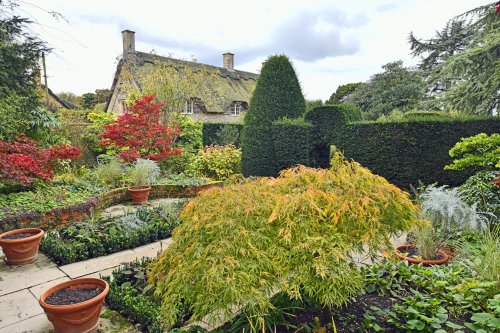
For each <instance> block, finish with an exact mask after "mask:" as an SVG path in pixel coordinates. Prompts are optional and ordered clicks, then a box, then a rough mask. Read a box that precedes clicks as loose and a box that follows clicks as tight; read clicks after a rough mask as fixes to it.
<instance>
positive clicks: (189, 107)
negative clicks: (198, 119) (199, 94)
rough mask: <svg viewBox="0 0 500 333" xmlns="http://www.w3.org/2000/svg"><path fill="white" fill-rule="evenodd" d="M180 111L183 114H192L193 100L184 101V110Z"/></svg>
mask: <svg viewBox="0 0 500 333" xmlns="http://www.w3.org/2000/svg"><path fill="white" fill-rule="evenodd" d="M182 113H183V114H193V113H194V101H193V100H189V101H186V104H184V111H183V112H182Z"/></svg>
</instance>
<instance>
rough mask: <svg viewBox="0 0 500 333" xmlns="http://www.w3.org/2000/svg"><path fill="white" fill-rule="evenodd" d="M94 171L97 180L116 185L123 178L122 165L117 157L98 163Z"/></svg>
mask: <svg viewBox="0 0 500 333" xmlns="http://www.w3.org/2000/svg"><path fill="white" fill-rule="evenodd" d="M94 173H95V176H96V177H97V179H98V181H99V182H101V183H103V184H105V185H111V186H116V185H118V184H119V183H120V182H121V181H122V180H123V176H124V166H123V164H122V163H121V162H120V161H119V160H118V159H116V158H111V159H109V160H108V161H107V162H104V163H100V164H99V165H98V166H97V168H95V170H94Z"/></svg>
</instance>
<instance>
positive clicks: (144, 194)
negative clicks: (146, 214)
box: [128, 186, 151, 205]
mask: <svg viewBox="0 0 500 333" xmlns="http://www.w3.org/2000/svg"><path fill="white" fill-rule="evenodd" d="M128 192H129V193H130V198H131V199H132V202H133V203H135V204H137V205H142V204H145V203H146V202H148V198H149V193H150V192H151V186H132V187H129V188H128Z"/></svg>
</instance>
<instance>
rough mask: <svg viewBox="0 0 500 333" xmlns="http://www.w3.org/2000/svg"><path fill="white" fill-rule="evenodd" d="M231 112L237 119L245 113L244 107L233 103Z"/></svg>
mask: <svg viewBox="0 0 500 333" xmlns="http://www.w3.org/2000/svg"><path fill="white" fill-rule="evenodd" d="M229 112H230V114H231V116H233V117H237V116H239V115H240V114H241V112H243V107H242V106H241V104H240V103H232V104H231V105H230V106H229Z"/></svg>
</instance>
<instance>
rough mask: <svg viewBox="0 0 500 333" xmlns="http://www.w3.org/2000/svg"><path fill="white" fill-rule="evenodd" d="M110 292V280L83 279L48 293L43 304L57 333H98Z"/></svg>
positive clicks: (42, 298) (68, 282)
mask: <svg viewBox="0 0 500 333" xmlns="http://www.w3.org/2000/svg"><path fill="white" fill-rule="evenodd" d="M108 292H109V286H108V283H107V282H106V281H104V280H102V279H95V278H80V279H75V280H71V281H67V282H63V283H60V284H58V285H55V286H54V287H52V288H50V289H48V290H46V291H45V292H44V293H43V294H42V295H41V296H40V299H39V303H40V306H41V307H42V308H43V310H44V311H45V314H46V315H47V318H48V319H49V320H50V321H51V322H52V325H54V329H55V333H95V332H97V329H98V327H99V319H100V315H101V310H102V307H103V305H104V298H105V297H106V295H107V294H108Z"/></svg>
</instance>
